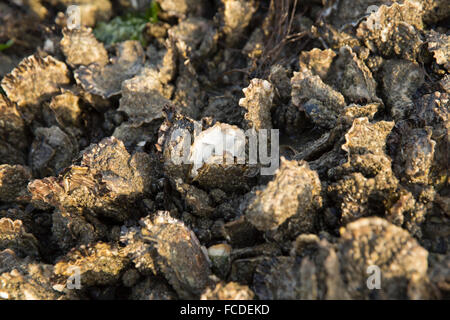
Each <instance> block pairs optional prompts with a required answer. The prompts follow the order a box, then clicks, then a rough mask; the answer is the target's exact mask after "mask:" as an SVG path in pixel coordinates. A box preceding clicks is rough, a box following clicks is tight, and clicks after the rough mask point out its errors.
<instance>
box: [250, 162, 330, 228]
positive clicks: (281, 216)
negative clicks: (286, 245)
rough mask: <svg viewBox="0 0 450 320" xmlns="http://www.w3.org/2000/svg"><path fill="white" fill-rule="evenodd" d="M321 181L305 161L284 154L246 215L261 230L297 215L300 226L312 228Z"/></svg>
mask: <svg viewBox="0 0 450 320" xmlns="http://www.w3.org/2000/svg"><path fill="white" fill-rule="evenodd" d="M320 192H321V185H320V180H319V177H318V175H317V173H316V172H315V171H313V170H311V169H310V168H309V166H308V164H307V163H306V162H300V163H298V162H297V161H295V160H293V161H289V160H285V159H284V158H282V160H281V166H280V168H279V169H278V170H277V172H276V173H275V177H274V180H273V181H271V182H269V183H268V185H267V187H266V188H265V189H264V190H262V191H259V192H258V191H257V192H256V197H255V198H254V200H253V201H251V203H250V204H249V206H248V207H247V209H246V212H245V216H246V218H247V219H248V220H249V221H250V223H251V224H252V225H254V226H255V227H256V228H257V229H258V230H261V231H268V230H274V229H277V228H278V227H279V226H280V225H281V224H283V223H284V222H285V221H286V220H287V219H289V218H292V217H295V216H298V217H299V219H298V222H299V223H300V225H298V226H297V227H298V229H299V230H302V231H303V232H307V231H311V230H312V229H313V226H314V215H313V214H312V213H313V212H312V211H314V210H315V209H317V208H318V207H320V205H321V199H320Z"/></svg>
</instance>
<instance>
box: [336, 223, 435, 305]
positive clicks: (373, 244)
mask: <svg viewBox="0 0 450 320" xmlns="http://www.w3.org/2000/svg"><path fill="white" fill-rule="evenodd" d="M381 248H382V249H381ZM338 249H339V250H338V255H339V259H340V261H341V274H342V276H343V279H344V281H345V283H346V285H347V290H348V292H349V294H350V296H351V297H352V298H353V299H364V298H366V297H368V296H370V289H369V288H368V286H367V285H366V282H367V279H368V276H369V275H370V274H368V271H367V270H368V267H370V266H376V267H378V268H379V270H380V276H381V288H380V289H379V290H377V291H376V295H377V297H378V298H379V299H405V298H409V299H426V298H427V297H428V293H427V280H426V279H427V268H428V262H427V258H428V252H427V251H426V250H425V249H424V248H422V247H421V246H420V245H419V244H418V243H417V241H416V240H415V239H414V238H412V237H411V235H409V233H408V232H407V231H405V230H403V229H401V228H399V227H397V226H394V225H392V224H390V223H389V222H387V221H386V220H384V219H381V218H378V217H373V218H363V219H360V220H358V221H355V222H353V223H351V224H349V225H347V227H346V228H345V229H344V228H342V229H341V238H340V240H339V247H338ZM372 272H373V271H370V272H369V273H372Z"/></svg>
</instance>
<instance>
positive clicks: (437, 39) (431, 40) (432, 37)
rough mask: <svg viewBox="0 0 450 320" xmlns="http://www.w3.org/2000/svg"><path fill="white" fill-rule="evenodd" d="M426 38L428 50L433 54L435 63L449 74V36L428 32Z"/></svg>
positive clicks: (432, 31)
mask: <svg viewBox="0 0 450 320" xmlns="http://www.w3.org/2000/svg"><path fill="white" fill-rule="evenodd" d="M426 37H427V43H428V50H429V51H431V52H432V53H433V55H434V59H435V60H436V63H437V64H440V65H442V66H443V67H444V68H445V69H447V71H448V72H450V36H448V35H446V34H441V33H438V32H436V31H434V30H430V32H428V33H427V35H426Z"/></svg>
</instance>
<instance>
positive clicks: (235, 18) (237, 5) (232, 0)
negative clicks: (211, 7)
mask: <svg viewBox="0 0 450 320" xmlns="http://www.w3.org/2000/svg"><path fill="white" fill-rule="evenodd" d="M222 4H223V6H224V10H223V20H224V26H223V30H222V32H223V33H224V34H225V37H226V43H227V45H228V46H233V45H235V44H236V43H237V42H238V41H239V40H240V39H241V37H242V35H243V32H244V31H245V29H246V28H247V26H248V25H249V23H250V20H251V18H252V16H253V14H254V13H255V11H256V10H257V7H258V6H257V3H256V1H254V0H250V1H245V0H222Z"/></svg>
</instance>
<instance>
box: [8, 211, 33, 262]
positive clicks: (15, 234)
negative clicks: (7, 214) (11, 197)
mask: <svg viewBox="0 0 450 320" xmlns="http://www.w3.org/2000/svg"><path fill="white" fill-rule="evenodd" d="M4 249H12V250H13V251H14V252H15V253H16V254H17V255H18V256H20V257H25V256H31V257H34V258H38V257H39V249H38V241H37V240H36V238H35V237H34V236H33V235H32V234H31V233H28V232H26V231H25V227H24V226H23V224H22V221H20V220H11V219H9V218H1V219H0V250H4Z"/></svg>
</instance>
